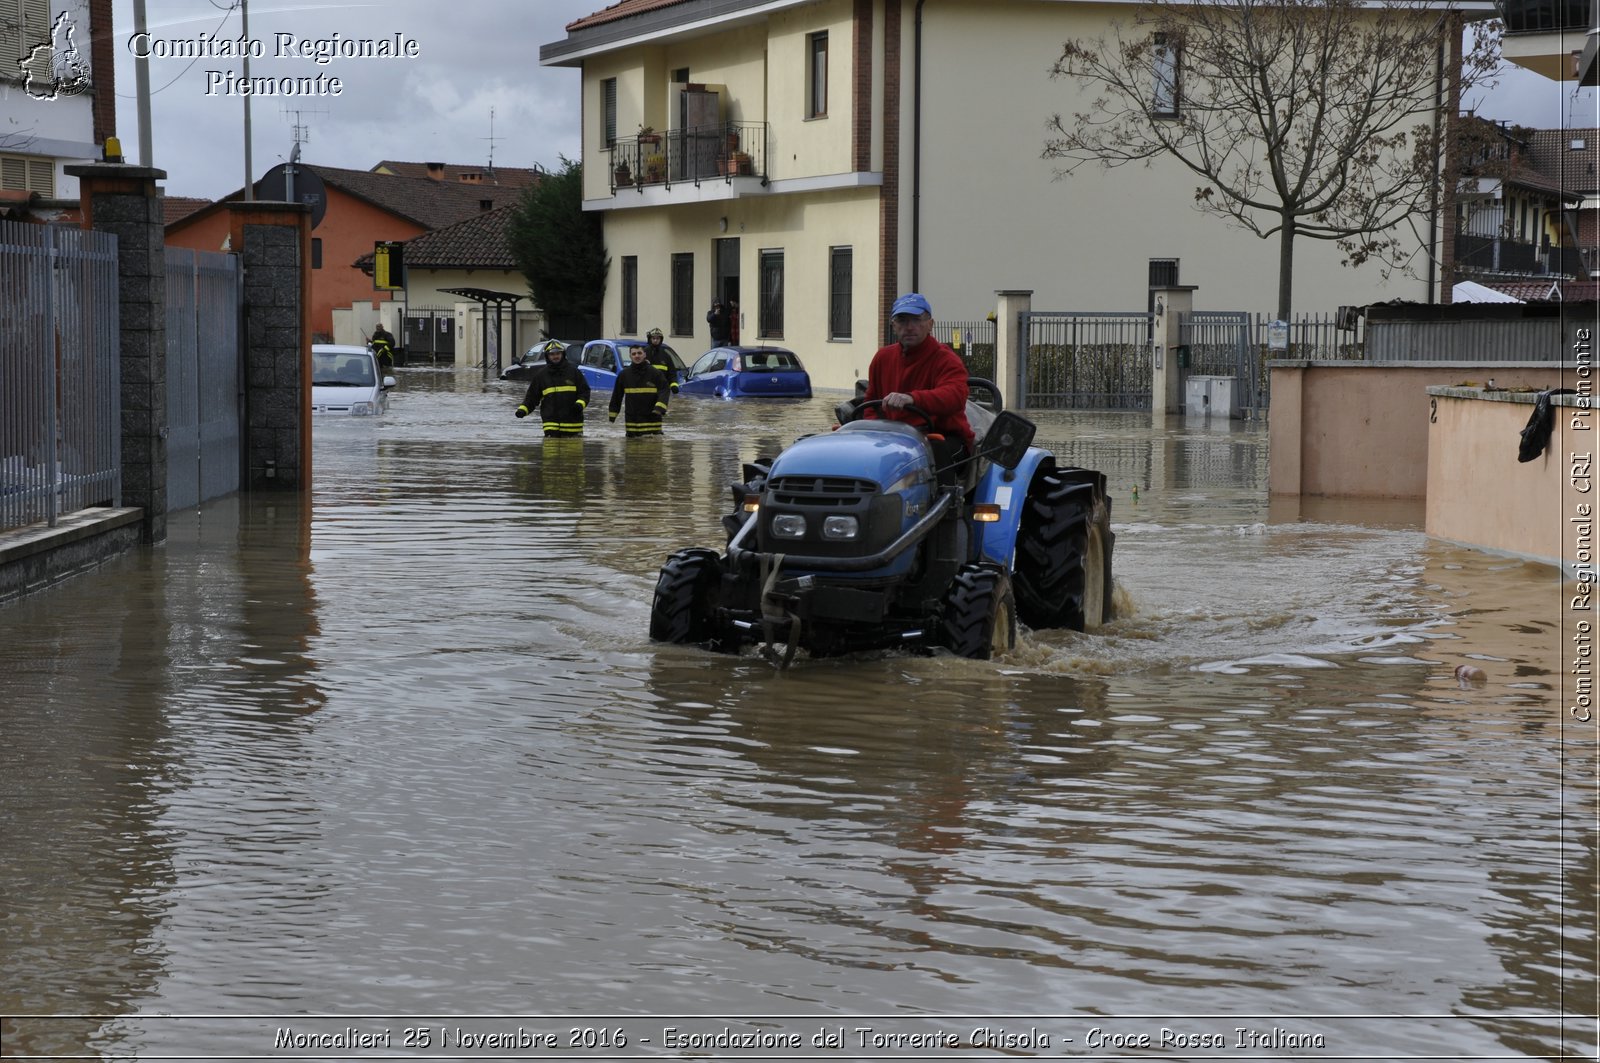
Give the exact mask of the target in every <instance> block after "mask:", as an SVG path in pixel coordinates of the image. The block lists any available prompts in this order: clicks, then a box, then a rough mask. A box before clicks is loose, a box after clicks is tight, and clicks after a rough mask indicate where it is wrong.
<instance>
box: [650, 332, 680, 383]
mask: <svg viewBox="0 0 1600 1063" xmlns="http://www.w3.org/2000/svg"><path fill="white" fill-rule="evenodd" d="M644 360H645V361H647V362H649V363H650V364H651V365H652V366H654V367H655V368H657V369H659V370H661V375H662V376H664V377H666V378H667V385H668V387H670V388H671V389H672V393H673V394H674V395H676V394H677V393H678V378H677V377H676V376H673V374H672V360H671V359H670V358H668V357H667V352H666V351H664V350H662V349H661V344H659V343H647V344H645V345H644Z"/></svg>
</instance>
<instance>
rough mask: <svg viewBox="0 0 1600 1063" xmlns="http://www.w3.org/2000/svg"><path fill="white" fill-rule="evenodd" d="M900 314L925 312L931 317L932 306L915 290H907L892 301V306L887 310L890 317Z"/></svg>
mask: <svg viewBox="0 0 1600 1063" xmlns="http://www.w3.org/2000/svg"><path fill="white" fill-rule="evenodd" d="M901 314H927V315H929V316H930V317H931V316H932V315H933V307H931V306H929V305H928V300H926V299H924V298H923V297H922V296H920V295H918V294H917V293H916V292H907V293H906V294H904V295H902V296H901V297H900V298H898V299H896V300H895V301H894V308H893V309H891V310H890V311H889V316H890V317H899V316H900V315H901Z"/></svg>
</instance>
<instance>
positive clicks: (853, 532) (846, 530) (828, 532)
mask: <svg viewBox="0 0 1600 1063" xmlns="http://www.w3.org/2000/svg"><path fill="white" fill-rule="evenodd" d="M860 533H861V525H860V523H859V522H858V521H857V520H856V519H855V518H854V517H828V518H826V519H824V520H823V522H822V537H823V538H824V539H832V540H835V541H840V540H846V539H854V538H855V537H856V536H857V535H859V534H860Z"/></svg>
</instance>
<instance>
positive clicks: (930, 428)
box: [856, 399, 938, 434]
mask: <svg viewBox="0 0 1600 1063" xmlns="http://www.w3.org/2000/svg"><path fill="white" fill-rule="evenodd" d="M868 407H873V408H878V409H881V408H883V400H882V399H868V400H867V401H866V402H863V403H861V404H860V405H858V406H857V407H856V417H857V418H859V417H860V416H861V415H862V412H863V411H865V410H866V409H867V408H868ZM889 408H890V409H894V407H892V406H891V407H889ZM899 408H900V409H902V410H905V411H906V412H908V413H914V414H916V415H917V416H918V417H920V418H922V422H923V423H922V428H921V431H922V432H923V433H924V434H926V433H928V432H937V431H938V429H937V428H936V427H934V424H933V414H931V413H929V412H928V411H927V410H924V409H923V408H922V407H921V406H918V405H916V404H914V403H912V404H908V405H905V406H901V407H899ZM884 420H889V418H887V417H886V418H884ZM912 427H916V426H915V425H913V426H912Z"/></svg>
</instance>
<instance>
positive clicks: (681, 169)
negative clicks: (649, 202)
mask: <svg viewBox="0 0 1600 1063" xmlns="http://www.w3.org/2000/svg"><path fill="white" fill-rule="evenodd" d="M609 151H610V154H611V194H612V195H613V196H622V195H626V194H627V193H629V192H641V193H642V192H644V191H645V190H646V189H649V188H652V187H654V188H661V189H670V188H672V187H673V186H674V185H691V186H699V185H701V184H704V183H706V182H712V181H722V182H726V183H728V184H730V185H731V184H733V183H734V182H736V181H746V180H748V181H750V182H752V183H755V184H758V185H760V186H762V187H764V186H765V185H766V184H767V124H766V123H765V122H724V123H720V124H718V125H714V126H690V127H687V128H683V129H671V130H667V131H666V132H654V131H651V130H648V129H647V130H643V131H641V132H640V133H639V135H638V136H632V137H619V138H618V139H617V140H616V142H615V143H613V144H612V145H611V147H610V149H609Z"/></svg>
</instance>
